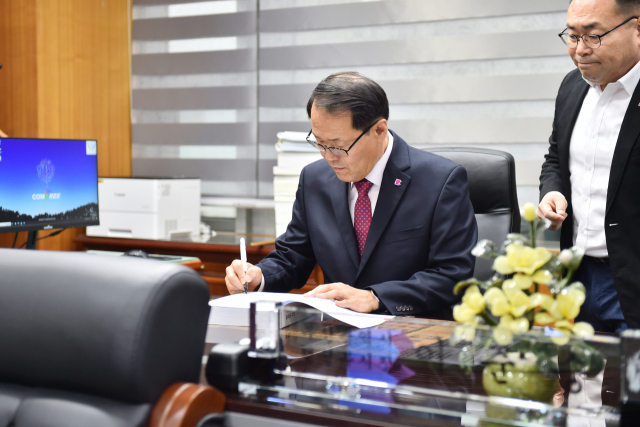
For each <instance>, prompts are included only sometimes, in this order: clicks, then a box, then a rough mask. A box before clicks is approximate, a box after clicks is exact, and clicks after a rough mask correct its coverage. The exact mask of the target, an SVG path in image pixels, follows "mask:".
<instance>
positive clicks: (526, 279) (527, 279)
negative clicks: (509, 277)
mask: <svg viewBox="0 0 640 427" xmlns="http://www.w3.org/2000/svg"><path fill="white" fill-rule="evenodd" d="M513 281H514V282H515V283H516V287H517V288H518V289H522V290H525V289H529V288H530V287H531V285H533V282H534V281H533V279H532V278H531V276H527V275H526V274H516V275H514V276H513Z"/></svg>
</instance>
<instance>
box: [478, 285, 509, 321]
mask: <svg viewBox="0 0 640 427" xmlns="http://www.w3.org/2000/svg"><path fill="white" fill-rule="evenodd" d="M484 299H485V301H486V302H487V304H488V305H489V308H490V309H491V314H493V315H494V316H496V317H500V316H502V315H504V314H507V313H508V312H509V310H510V309H511V304H509V300H508V299H507V296H506V295H505V293H504V292H502V290H500V289H499V288H489V290H488V291H487V292H486V293H485V294H484Z"/></svg>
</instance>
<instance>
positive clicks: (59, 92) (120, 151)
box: [0, 0, 131, 250]
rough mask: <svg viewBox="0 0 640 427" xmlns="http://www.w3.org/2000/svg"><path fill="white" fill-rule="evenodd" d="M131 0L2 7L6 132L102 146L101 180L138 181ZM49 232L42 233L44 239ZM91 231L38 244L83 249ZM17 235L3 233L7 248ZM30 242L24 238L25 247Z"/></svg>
mask: <svg viewBox="0 0 640 427" xmlns="http://www.w3.org/2000/svg"><path fill="white" fill-rule="evenodd" d="M130 14H131V3H130V0H2V1H0V63H2V64H3V68H2V69H1V70H0V129H2V130H3V131H4V132H5V133H6V134H8V135H9V136H15V137H39V138H77V139H96V140H98V173H99V174H100V175H101V176H130V175H131V120H130V87H129V76H130V22H131V21H130ZM47 233H48V232H45V231H41V232H40V234H39V235H40V236H42V235H46V234H47ZM81 233H84V229H83V228H73V229H68V230H66V231H64V232H63V233H62V234H60V235H59V236H56V237H52V238H49V239H45V240H42V241H40V242H38V245H37V247H38V248H39V249H52V250H74V249H80V248H79V246H77V245H76V244H74V243H73V238H74V237H75V236H77V235H78V234H81ZM13 237H14V234H13V233H11V234H0V246H3V247H7V246H11V244H12V243H13ZM25 240H26V233H20V235H19V237H18V244H21V243H22V242H24V241H25Z"/></svg>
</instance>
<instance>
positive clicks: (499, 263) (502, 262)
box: [493, 255, 515, 274]
mask: <svg viewBox="0 0 640 427" xmlns="http://www.w3.org/2000/svg"><path fill="white" fill-rule="evenodd" d="M493 269H494V270H495V271H497V272H498V273H500V274H511V273H513V272H514V271H515V270H514V269H513V267H511V264H510V263H509V260H508V259H507V257H506V256H504V255H500V256H499V257H497V258H496V259H495V261H493Z"/></svg>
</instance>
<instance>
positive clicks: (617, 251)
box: [538, 0, 640, 332]
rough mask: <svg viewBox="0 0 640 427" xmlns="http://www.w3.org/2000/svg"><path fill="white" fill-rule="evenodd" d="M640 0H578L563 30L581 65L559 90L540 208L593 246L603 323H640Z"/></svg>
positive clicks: (590, 256) (597, 322)
mask: <svg viewBox="0 0 640 427" xmlns="http://www.w3.org/2000/svg"><path fill="white" fill-rule="evenodd" d="M639 16H640V0H597V1H596V0H573V2H572V3H571V5H570V6H569V11H568V14H567V28H566V29H565V30H564V31H563V32H562V34H561V35H560V36H561V38H562V39H563V41H564V42H565V43H566V44H567V48H568V52H569V55H570V56H571V58H572V59H573V61H574V62H575V64H576V66H577V67H578V69H576V70H574V71H572V72H570V73H569V74H568V75H567V76H566V77H565V79H564V81H563V82H562V85H561V86H560V91H559V93H558V97H557V99H556V109H555V118H554V121H553V131H552V134H551V138H550V139H549V143H550V145H549V153H548V154H547V155H546V161H545V163H544V164H543V166H542V174H541V176H540V196H541V202H540V205H539V206H538V216H539V217H541V218H548V219H549V220H551V223H552V225H551V229H552V230H553V229H558V228H560V226H562V231H561V242H560V244H561V246H562V248H567V247H570V246H572V245H576V246H580V247H582V248H583V249H584V250H585V257H584V259H583V262H582V265H581V267H580V270H579V272H578V278H577V279H578V280H581V281H582V282H583V283H584V285H585V287H586V289H587V299H586V301H585V304H584V305H583V307H582V311H581V314H580V316H579V318H578V319H580V320H584V321H588V322H589V323H591V324H592V325H593V326H594V328H595V329H596V330H599V331H605V332H620V331H622V330H624V329H626V328H627V325H628V326H629V327H632V328H639V327H640V310H638V306H637V305H636V304H638V302H639V301H640V284H639V282H638V279H639V278H640V241H639V239H640V203H638V198H637V197H638V192H639V191H640V144H638V138H639V135H640V89H639V88H638V81H639V80H640V65H638V62H640V22H639V21H638V17H639Z"/></svg>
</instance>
